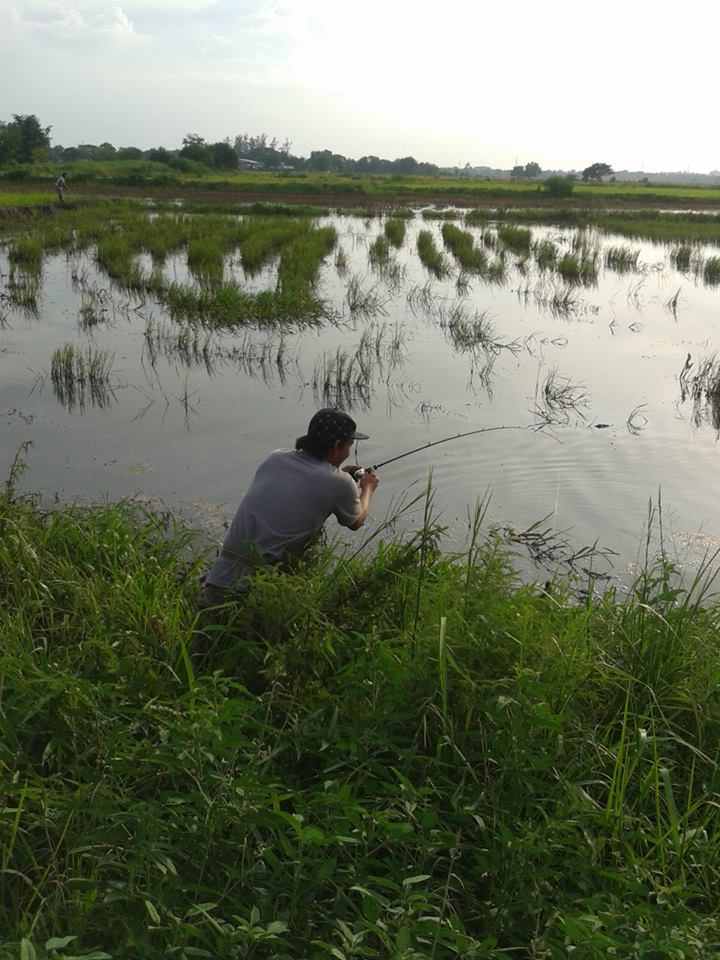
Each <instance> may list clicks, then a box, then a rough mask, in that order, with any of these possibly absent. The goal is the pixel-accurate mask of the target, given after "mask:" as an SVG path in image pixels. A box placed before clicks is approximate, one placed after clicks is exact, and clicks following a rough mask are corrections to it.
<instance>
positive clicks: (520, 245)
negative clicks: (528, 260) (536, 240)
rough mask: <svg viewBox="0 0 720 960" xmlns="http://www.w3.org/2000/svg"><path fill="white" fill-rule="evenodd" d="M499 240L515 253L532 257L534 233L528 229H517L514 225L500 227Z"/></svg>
mask: <svg viewBox="0 0 720 960" xmlns="http://www.w3.org/2000/svg"><path fill="white" fill-rule="evenodd" d="M497 235H498V240H499V241H500V243H501V244H502V245H503V246H504V247H505V248H506V249H507V250H511V251H512V252H513V253H519V254H523V255H525V256H529V255H530V247H531V245H532V231H531V230H529V229H528V228H527V227H515V226H512V225H508V226H504V227H498V231H497Z"/></svg>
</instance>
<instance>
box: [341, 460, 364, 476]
mask: <svg viewBox="0 0 720 960" xmlns="http://www.w3.org/2000/svg"><path fill="white" fill-rule="evenodd" d="M340 469H341V470H342V472H343V473H349V474H350V476H352V475H353V474H354V473H355V471H356V470H359V469H360V464H359V463H348V464H346V465H345V466H344V467H341V468H340Z"/></svg>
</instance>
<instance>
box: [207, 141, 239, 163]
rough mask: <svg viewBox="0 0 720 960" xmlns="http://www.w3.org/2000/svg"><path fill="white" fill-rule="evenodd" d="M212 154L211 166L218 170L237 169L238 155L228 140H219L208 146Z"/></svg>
mask: <svg viewBox="0 0 720 960" xmlns="http://www.w3.org/2000/svg"><path fill="white" fill-rule="evenodd" d="M210 149H211V150H212V156H213V166H214V167H216V168H217V169H218V170H237V166H238V155H237V154H236V153H235V151H234V149H233V148H232V147H231V146H230V141H229V140H221V141H220V142H218V143H213V144H212V146H211V147H210Z"/></svg>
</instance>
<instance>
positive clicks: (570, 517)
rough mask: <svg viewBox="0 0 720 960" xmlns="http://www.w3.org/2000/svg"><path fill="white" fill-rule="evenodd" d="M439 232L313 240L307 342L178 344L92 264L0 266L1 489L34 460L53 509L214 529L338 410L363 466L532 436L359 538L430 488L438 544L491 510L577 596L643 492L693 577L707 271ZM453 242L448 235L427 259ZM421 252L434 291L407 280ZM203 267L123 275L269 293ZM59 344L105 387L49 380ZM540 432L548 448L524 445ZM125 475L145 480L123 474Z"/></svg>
mask: <svg viewBox="0 0 720 960" xmlns="http://www.w3.org/2000/svg"><path fill="white" fill-rule="evenodd" d="M446 213H447V218H446V219H438V220H434V219H431V218H428V219H422V218H421V217H419V216H417V217H415V219H412V220H408V221H406V222H405V231H404V235H403V236H401V237H400V236H399V235H396V241H397V240H398V237H399V242H391V243H386V242H382V241H384V238H385V236H386V234H385V223H384V221H383V220H382V218H376V219H374V220H368V221H362V220H359V219H356V218H353V217H348V216H337V217H331V218H326V219H324V220H322V221H321V222H320V226H327V225H331V226H333V227H334V228H335V229H336V230H337V233H338V242H337V245H336V246H335V248H334V249H333V250H332V251H331V252H330V253H329V254H328V255H327V256H326V257H325V260H324V263H323V266H322V269H321V272H320V276H319V278H318V280H317V283H316V293H317V296H318V298H319V299H320V300H321V301H322V302H323V303H324V304H325V305H326V309H327V314H328V316H330V317H332V320H331V321H328V322H325V323H324V325H322V326H319V327H317V328H315V327H313V328H312V329H298V328H295V327H293V326H292V325H291V324H290V323H286V324H283V325H282V329H280V328H279V329H278V330H277V331H275V330H272V329H268V328H267V327H266V328H265V329H263V330H258V329H255V328H253V327H252V326H246V327H244V328H241V329H240V330H239V331H238V332H235V333H229V332H223V331H218V330H210V329H208V328H206V327H204V326H203V325H201V324H200V323H196V322H195V323H194V322H190V321H183V322H176V321H173V320H172V319H171V318H170V317H169V315H168V314H167V312H166V311H165V310H164V309H163V308H162V306H161V305H160V304H159V303H158V302H157V301H156V300H154V299H153V297H152V296H151V295H150V294H148V293H146V294H140V293H137V294H134V293H132V292H131V291H128V290H124V291H121V290H118V289H117V288H116V287H115V286H114V285H113V284H112V282H111V281H109V280H108V277H107V276H106V275H105V274H104V273H103V272H102V270H101V269H100V267H99V266H98V264H97V262H96V260H95V256H94V253H93V251H88V252H86V253H82V254H78V253H73V254H72V255H71V256H66V255H65V254H53V255H50V256H46V257H45V259H44V261H43V262H42V268H41V270H40V272H37V271H36V272H35V273H33V272H27V271H23V270H21V269H19V268H18V267H17V266H15V265H12V264H11V263H10V262H9V260H8V257H7V252H5V253H0V431H2V434H1V435H2V442H1V443H0V480H1V479H3V477H4V476H6V475H7V471H8V469H9V465H10V463H11V462H12V459H13V456H14V454H15V451H16V450H17V449H18V447H19V445H20V444H21V443H22V442H23V441H26V440H32V441H33V443H34V445H33V448H32V450H31V452H30V454H29V471H28V473H27V474H26V476H25V478H24V481H23V482H24V483H25V485H26V487H27V488H30V489H34V490H38V489H40V490H43V491H45V492H46V493H47V495H48V496H49V497H53V496H54V495H55V494H56V493H57V496H58V497H59V499H61V500H63V499H68V500H69V499H74V498H75V497H76V496H85V497H100V496H104V495H110V496H112V497H117V496H127V495H135V494H142V495H143V496H147V497H151V498H161V499H162V501H163V502H164V503H165V504H167V505H172V504H174V503H176V504H181V503H182V504H185V505H187V504H191V503H192V502H200V501H201V500H202V501H203V502H205V503H207V504H211V505H213V506H212V508H211V509H210V510H209V512H210V513H211V514H212V515H213V517H214V518H215V521H218V522H214V523H213V528H214V529H215V528H218V527H220V526H221V524H220V522H219V519H220V517H224V518H227V517H228V516H231V515H232V513H233V512H234V509H235V506H236V504H237V501H238V500H239V498H240V496H241V495H242V493H243V490H244V489H245V487H246V486H247V484H248V483H249V481H250V479H251V477H252V474H253V471H254V468H255V466H256V465H257V463H258V462H259V461H260V460H261V459H262V458H263V456H264V455H265V454H266V453H267V452H268V451H269V450H271V449H273V448H276V447H279V446H289V445H291V444H292V443H293V441H294V439H295V437H296V436H298V435H299V434H300V433H302V432H303V431H304V429H305V425H306V423H307V420H308V419H309V417H310V415H311V414H312V412H313V410H314V409H315V408H316V407H318V406H321V405H328V404H332V405H335V404H337V405H341V406H343V407H345V408H347V409H349V410H352V411H353V413H354V416H355V417H356V419H358V421H360V422H361V429H364V430H365V431H366V432H367V433H369V434H371V437H372V439H371V440H370V441H367V442H365V443H364V444H362V445H361V450H360V452H359V454H358V455H359V456H360V457H363V458H365V460H366V462H379V461H381V460H383V459H388V458H389V457H390V456H392V455H393V454H394V453H397V452H401V451H402V450H403V449H406V448H411V447H414V446H418V445H421V444H423V443H426V442H428V441H429V440H433V439H437V438H438V436H444V435H454V434H457V433H461V432H464V431H467V430H470V429H472V428H473V427H477V426H492V425H500V424H506V425H513V426H526V427H528V430H527V431H519V432H518V431H515V432H513V433H506V434H503V433H500V434H495V435H492V437H491V438H490V437H484V438H482V440H481V439H476V440H475V441H470V440H459V441H457V442H456V443H448V444H447V445H446V446H444V447H440V448H438V449H437V450H435V451H432V452H428V453H427V454H419V455H418V456H416V457H412V458H408V459H407V460H404V461H400V462H398V463H396V464H394V465H392V466H389V467H388V468H387V469H386V470H385V471H383V475H382V483H381V486H380V487H379V490H378V494H377V496H376V499H375V501H374V503H375V505H376V515H377V516H381V515H382V514H383V512H384V510H385V509H386V508H387V506H388V504H389V503H390V502H391V500H392V498H393V496H395V495H397V494H398V492H399V491H401V490H403V489H408V488H410V487H412V485H413V484H414V483H418V482H420V481H421V480H422V479H423V478H426V477H427V474H428V471H429V470H430V469H432V471H433V483H434V484H435V487H436V498H435V502H436V505H437V507H438V509H439V510H440V511H441V513H442V516H443V522H444V523H446V524H447V526H448V528H449V532H448V537H449V538H450V542H457V543H460V542H461V541H462V539H463V536H464V531H465V527H466V517H467V508H468V506H470V507H472V505H473V504H474V502H475V500H476V499H477V498H478V497H482V496H484V494H485V492H486V491H488V490H490V491H491V492H492V496H491V500H490V508H489V521H492V522H495V523H496V524H499V525H500V526H502V527H504V528H506V532H508V536H510V539H512V540H513V541H514V543H515V544H516V546H517V547H518V549H519V548H520V547H522V548H523V549H524V550H525V551H526V553H527V554H528V555H529V556H531V557H534V558H535V560H537V562H538V563H545V564H547V563H553V562H555V563H560V562H561V561H562V562H563V563H567V562H568V557H569V558H570V562H569V565H570V566H571V567H574V569H576V570H577V571H580V572H582V570H583V569H584V562H585V560H586V559H587V558H588V555H587V554H585V553H584V552H583V549H584V545H587V544H593V543H594V542H595V541H596V540H597V541H599V545H598V549H599V550H601V551H603V553H602V557H603V558H604V560H605V561H607V564H608V565H609V563H610V562H612V563H613V564H614V567H613V569H614V570H615V571H623V570H625V569H626V568H627V567H628V565H631V564H632V563H633V562H634V561H635V559H636V552H637V544H638V538H639V536H640V533H641V530H642V527H643V524H644V522H645V518H646V511H647V504H648V501H649V500H650V499H652V498H653V497H655V496H656V495H657V492H658V489H659V488H661V489H662V496H663V501H664V503H665V504H667V505H668V506H667V510H668V514H669V517H668V519H669V523H670V525H671V526H672V535H670V536H668V538H667V542H668V543H675V544H678V545H691V546H692V548H693V549H692V551H688V550H686V551H685V554H688V553H692V554H693V555H694V554H695V553H697V551H696V549H695V548H696V546H697V544H698V542H700V541H699V540H698V539H697V538H698V537H701V538H702V542H703V543H705V542H707V543H714V542H715V538H716V537H718V536H720V523H718V522H717V521H716V514H715V492H714V486H715V485H714V482H713V481H714V476H715V474H716V471H717V467H716V459H717V455H718V449H719V448H718V447H717V445H716V438H717V436H718V433H720V361H718V360H717V357H716V350H717V348H718V346H717V343H716V340H717V335H716V324H715V317H716V315H717V309H718V303H719V300H718V298H720V290H719V289H718V288H717V286H715V276H716V272H715V271H716V261H717V260H718V258H717V257H716V256H715V253H716V252H715V251H713V250H712V249H710V248H704V247H702V246H698V245H683V244H677V243H674V244H669V245H667V246H665V247H663V246H659V245H657V244H650V243H645V242H638V241H628V240H627V239H626V238H622V237H618V236H612V235H605V234H602V233H599V232H598V231H595V230H588V229H583V230H571V229H565V228H559V227H556V226H555V227H545V226H539V225H533V227H532V229H531V230H526V231H525V232H522V230H521V229H520V228H518V229H516V230H515V231H514V232H513V231H511V230H508V229H507V228H505V229H503V228H502V227H500V228H498V227H497V226H496V225H493V224H479V225H472V224H470V223H464V224H462V223H460V220H459V215H458V214H457V213H456V212H451V213H448V212H446ZM453 219H454V220H456V221H457V222H458V224H459V225H460V226H461V227H462V230H459V229H456V230H455V232H453V231H452V230H446V231H445V234H444V235H443V230H442V227H443V225H447V224H449V223H451V221H452V220H453ZM421 231H425V232H426V233H428V234H429V235H430V240H431V241H432V247H431V246H430V244H429V241H427V240H424V241H423V243H424V244H425V247H424V249H425V250H426V252H428V255H430V253H431V252H432V250H435V251H436V252H437V253H438V254H439V255H441V256H442V262H443V265H444V269H443V270H437V269H434V270H433V269H430V270H429V269H428V268H426V267H424V266H423V264H422V262H421V259H420V256H419V253H418V245H417V244H418V237H419V235H420V233H421ZM446 241H447V243H446ZM448 243H450V244H451V245H454V246H452V249H451V248H450V247H449V246H448V245H447V244H448ZM201 254H202V250H201V249H200V248H197V249H195V251H194V258H195V259H194V260H192V262H191V263H190V264H188V258H187V255H186V253H185V251H183V250H177V249H168V250H167V252H166V253H165V255H164V256H162V257H161V256H160V254H159V253H156V255H155V257H154V259H153V257H152V256H151V255H150V254H147V255H142V256H141V257H140V258H138V260H137V264H136V267H137V269H138V270H140V271H142V270H148V271H151V270H156V271H161V272H162V276H163V277H164V278H165V279H166V280H167V281H168V282H172V283H175V284H177V285H179V286H180V285H187V284H192V283H194V282H195V281H194V279H193V277H194V275H198V276H201V281H202V282H203V283H212V276H214V275H216V274H217V275H220V274H221V275H222V276H223V277H224V278H225V280H226V281H228V280H233V279H234V280H235V281H236V282H237V283H239V284H240V285H241V286H242V288H243V289H244V290H248V291H249V292H252V293H259V292H261V291H263V290H272V289H274V288H275V286H276V285H277V283H278V270H279V261H278V258H277V257H275V258H271V259H270V260H268V261H263V263H262V264H261V265H260V266H257V267H250V266H248V265H247V264H246V265H244V264H243V259H242V257H241V256H240V254H239V253H238V252H237V251H235V252H231V253H228V254H227V256H226V258H225V260H224V262H223V263H222V264H221V265H220V266H221V269H219V268H218V264H217V263H216V262H215V263H210V262H209V261H205V266H203V262H204V261H202V260H201ZM191 259H192V258H191ZM203 271H205V273H203ZM208 271H209V272H208ZM213 271H214V273H213ZM205 274H207V275H205ZM68 344H70V345H72V346H73V347H74V350H75V355H81V356H84V357H85V358H86V359H87V358H88V357H90V353H89V352H88V351H94V353H93V355H94V356H99V355H101V354H102V355H105V356H113V357H114V359H113V363H112V371H111V373H108V374H107V375H106V376H100V375H96V376H94V377H91V376H90V375H89V373H88V372H86V373H84V374H83V373H82V371H80V372H78V369H77V368H76V367H73V370H72V374H71V375H67V376H66V375H61V374H59V373H57V372H56V375H55V376H53V370H52V357H53V354H54V352H55V351H58V350H61V349H63V348H65V347H66V346H67V345H68ZM96 374H97V369H96ZM44 384H48V385H51V387H52V389H51V390H50V389H43V385H44ZM33 387H35V388H34V389H33ZM538 423H543V424H545V425H546V427H550V428H551V429H552V431H553V435H554V436H555V437H556V441H550V440H548V439H542V438H541V437H539V436H537V435H536V434H535V433H534V432H533V431H532V430H530V429H529V428H530V427H531V426H533V425H537V424H538ZM137 463H143V464H148V470H149V472H144V473H143V474H142V475H140V474H137V473H133V472H132V470H131V467H132V465H133V464H137ZM186 512H187V506H186ZM190 512H191V513H192V510H191V511H190ZM204 512H205V513H207V512H208V511H204ZM543 517H545V518H546V521H547V523H546V524H545V525H542V524H539V520H540V518H543ZM416 519H417V518H413V517H412V516H408V517H406V518H405V519H404V521H403V522H405V523H407V524H409V525H412V524H413V523H414V522H416ZM538 524H539V525H538ZM518 531H520V532H519V533H518ZM700 531H702V533H700ZM541 534H542V536H541ZM561 547H562V549H561ZM613 552H614V553H617V557H615V556H614V553H613ZM688 562H692V561H688Z"/></svg>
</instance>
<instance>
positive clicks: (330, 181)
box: [0, 161, 720, 206]
mask: <svg viewBox="0 0 720 960" xmlns="http://www.w3.org/2000/svg"><path fill="white" fill-rule="evenodd" d="M183 168H184V169H181V170H176V169H173V168H171V167H169V166H167V165H166V164H161V163H152V162H150V161H116V162H99V161H78V162H75V163H68V164H64V165H63V169H64V170H65V171H66V173H67V181H68V187H69V194H68V199H70V198H71V197H72V196H73V190H74V189H76V190H78V191H79V192H82V190H83V189H84V188H88V189H89V188H92V189H94V190H98V189H101V190H112V188H114V187H115V188H118V187H119V188H125V189H127V188H141V189H145V190H146V189H155V190H171V189H172V190H179V191H189V192H193V191H202V192H216V193H217V192H219V193H238V194H243V193H244V194H275V195H278V196H283V195H299V194H308V195H311V196H324V197H338V198H342V197H367V198H369V199H373V198H375V199H382V198H390V197H401V198H407V199H413V198H414V199H417V200H418V201H423V200H427V199H432V200H433V201H434V200H436V199H438V198H442V197H446V198H447V199H448V201H449V202H453V200H455V199H458V198H462V199H463V201H465V202H469V203H473V202H476V203H487V202H488V201H491V200H494V199H499V200H503V201H513V202H518V203H523V205H526V206H527V205H529V204H530V203H531V202H532V201H533V200H537V199H538V198H539V197H542V198H544V199H548V196H547V193H546V192H545V191H544V189H543V186H542V183H541V182H534V181H510V180H502V181H501V180H483V179H479V178H466V177H460V176H457V177H448V176H437V177H413V176H403V175H393V176H384V175H372V174H347V175H341V174H322V173H315V172H306V171H281V172H272V171H251V172H248V171H242V172H223V173H208V172H207V170H206V169H205V168H203V167H202V166H200V165H199V164H193V163H192V162H191V161H185V163H184V164H183ZM58 172H59V166H58V165H52V166H51V165H47V164H33V165H24V166H23V165H16V166H12V167H6V168H4V169H0V191H1V190H2V189H3V188H4V187H5V186H7V187H8V189H12V187H13V186H15V187H17V186H18V185H20V184H26V185H27V186H28V187H32V186H33V185H36V184H38V183H44V184H47V185H48V187H49V186H50V185H51V184H52V182H53V180H54V179H55V178H56V177H57V175H58ZM572 202H573V203H576V204H579V205H582V204H591V205H596V204H603V203H604V204H618V203H630V204H657V203H663V202H665V203H670V204H676V205H680V204H682V203H683V202H686V203H691V204H705V205H708V206H711V205H714V204H717V203H720V188H718V187H691V186H687V187H684V186H683V187H680V186H666V187H665V186H659V185H656V184H648V185H643V184H636V183H599V184H593V183H583V182H582V181H576V182H575V185H574V191H573V199H572Z"/></svg>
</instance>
